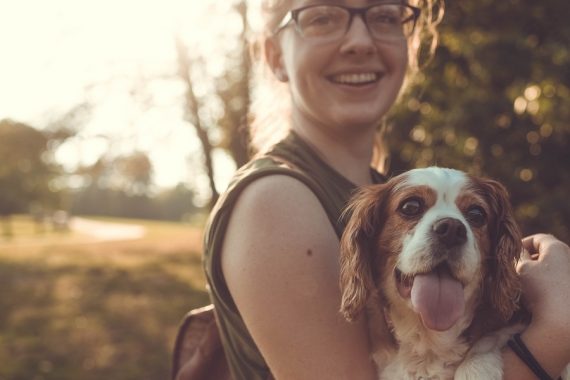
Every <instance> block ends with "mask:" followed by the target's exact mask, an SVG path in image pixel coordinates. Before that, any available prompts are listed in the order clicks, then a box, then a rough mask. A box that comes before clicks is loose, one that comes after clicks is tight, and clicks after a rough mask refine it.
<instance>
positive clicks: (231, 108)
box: [176, 0, 251, 207]
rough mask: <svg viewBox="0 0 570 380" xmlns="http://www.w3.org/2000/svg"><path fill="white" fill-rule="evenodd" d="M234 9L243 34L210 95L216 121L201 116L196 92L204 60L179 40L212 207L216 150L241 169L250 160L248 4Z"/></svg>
mask: <svg viewBox="0 0 570 380" xmlns="http://www.w3.org/2000/svg"><path fill="white" fill-rule="evenodd" d="M233 8H234V11H235V12H236V13H237V14H238V15H239V18H240V20H241V24H242V30H241V33H240V34H239V35H236V36H235V39H236V46H237V48H236V49H235V51H229V52H227V57H226V58H227V62H228V66H227V68H226V70H225V72H224V73H223V75H221V76H220V77H219V78H213V80H214V81H215V83H216V88H215V94H209V99H210V100H211V98H212V97H213V98H214V100H216V101H217V102H218V103H219V104H220V105H221V108H222V111H221V112H220V113H219V115H218V116H214V117H213V118H205V117H204V116H202V115H204V114H206V112H203V110H204V109H205V108H206V106H205V104H204V103H205V102H204V99H201V98H200V97H199V96H197V95H196V91H195V86H196V84H195V80H194V79H193V78H195V76H196V75H198V73H203V72H204V66H205V65H206V63H205V61H204V60H203V58H201V57H196V56H194V57H193V56H191V55H190V53H189V49H188V48H187V46H186V45H185V43H184V42H183V40H182V39H181V38H177V39H176V50H177V55H178V75H179V78H180V79H181V80H182V81H183V83H184V84H185V86H186V95H185V110H186V118H187V120H188V121H189V123H190V124H191V125H192V126H193V127H194V129H195V131H196V135H197V137H198V139H199V140H200V144H201V147H202V153H203V157H204V167H205V171H206V173H207V175H208V179H209V185H210V191H211V201H210V207H212V206H213V205H214V203H215V202H216V200H217V199H218V197H219V192H218V189H216V184H215V181H214V177H215V173H214V164H213V151H214V149H215V148H216V147H219V148H222V149H224V150H226V151H228V152H229V153H230V155H231V156H232V158H233V160H234V161H235V163H236V166H238V167H239V166H241V165H243V164H245V163H246V162H247V161H248V159H249V157H250V154H249V150H248V141H249V134H248V129H247V117H248V114H249V107H250V102H251V101H250V91H251V89H250V81H251V61H250V55H249V44H248V42H247V35H248V33H249V24H248V19H247V3H246V1H245V0H241V1H239V2H237V3H236V4H235V5H234V7H233ZM202 79H203V78H202ZM216 132H218V133H220V134H221V136H222V137H221V139H220V142H219V143H218V144H215V143H214V142H213V139H212V137H211V135H213V134H214V133H216Z"/></svg>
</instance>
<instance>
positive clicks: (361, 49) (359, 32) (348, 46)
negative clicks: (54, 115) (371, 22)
mask: <svg viewBox="0 0 570 380" xmlns="http://www.w3.org/2000/svg"><path fill="white" fill-rule="evenodd" d="M375 48H376V45H375V43H374V39H373V38H372V36H371V35H370V32H369V31H368V27H367V26H366V23H365V22H364V20H363V19H362V17H358V16H356V17H354V18H353V19H352V23H351V24H350V26H349V28H348V30H347V31H346V34H345V36H344V38H343V43H342V49H341V50H342V51H344V52H350V53H358V54H371V53H372V52H373V51H374V49H375Z"/></svg>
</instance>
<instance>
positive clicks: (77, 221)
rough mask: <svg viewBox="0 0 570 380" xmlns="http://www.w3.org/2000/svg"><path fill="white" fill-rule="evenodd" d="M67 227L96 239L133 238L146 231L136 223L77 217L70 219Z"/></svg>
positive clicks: (141, 235) (142, 234) (139, 236)
mask: <svg viewBox="0 0 570 380" xmlns="http://www.w3.org/2000/svg"><path fill="white" fill-rule="evenodd" d="M69 228H70V229H71V230H72V231H74V232H78V233H80V234H83V235H87V236H90V237H92V238H95V239H96V240H98V241H112V240H135V239H140V238H142V237H143V236H144V235H145V233H146V229H145V228H144V227H143V226H140V225H137V224H124V223H111V222H100V221H97V220H91V219H84V218H77V217H74V218H72V219H71V221H70V222H69Z"/></svg>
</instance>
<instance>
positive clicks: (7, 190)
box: [0, 119, 59, 234]
mask: <svg viewBox="0 0 570 380" xmlns="http://www.w3.org/2000/svg"><path fill="white" fill-rule="evenodd" d="M48 143H49V140H48V138H47V137H46V136H45V135H44V134H43V133H42V132H40V131H39V130H37V129H35V128H32V127H31V126H29V125H26V124H23V123H19V122H16V121H13V120H9V119H4V120H0V162H1V163H2V164H1V165H0V189H1V191H0V217H2V218H3V219H4V220H5V234H10V233H11V230H10V224H9V220H10V216H11V215H13V214H15V213H19V212H28V211H29V208H30V205H31V204H32V202H35V203H38V204H41V205H43V206H44V207H47V208H49V207H55V206H57V204H58V202H59V193H58V192H57V191H56V190H54V188H53V186H50V185H51V182H52V180H53V179H54V178H56V176H57V175H58V174H59V168H58V167H57V165H56V164H55V163H54V161H53V158H52V155H51V152H50V150H49V148H48V145H49V144H48Z"/></svg>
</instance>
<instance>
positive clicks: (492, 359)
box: [341, 167, 528, 379]
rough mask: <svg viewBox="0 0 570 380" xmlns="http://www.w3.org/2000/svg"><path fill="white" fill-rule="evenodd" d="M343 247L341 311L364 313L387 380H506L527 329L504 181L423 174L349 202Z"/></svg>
mask: <svg viewBox="0 0 570 380" xmlns="http://www.w3.org/2000/svg"><path fill="white" fill-rule="evenodd" d="M345 215H346V216H347V218H348V222H347V227H346V229H345V232H344V234H343V236H342V239H341V290H342V305H341V312H342V313H343V315H344V316H345V317H346V319H347V320H349V321H352V320H355V319H356V318H359V317H360V316H361V315H362V314H367V320H368V324H369V333H370V341H371V342H372V343H371V351H372V352H371V354H372V357H373V358H374V360H375V362H376V364H377V365H378V370H379V373H380V378H381V379H419V378H424V379H501V378H502V359H501V349H502V348H503V347H504V346H505V345H506V343H507V341H508V339H509V338H510V337H511V336H512V335H513V334H515V333H517V332H520V331H521V330H522V329H524V326H525V323H527V322H528V313H527V312H526V311H525V310H523V309H522V308H521V306H520V304H519V298H520V294H521V285H520V282H519V278H518V276H517V273H516V271H515V262H516V260H517V259H518V258H519V255H520V252H521V249H522V246H521V233H520V231H519V228H518V226H517V224H516V222H515V219H514V217H513V212H512V208H511V205H510V203H509V199H508V194H507V191H506V190H505V188H504V187H503V186H502V185H501V184H500V183H498V182H496V181H493V180H490V179H484V178H477V177H473V176H469V175H467V174H465V173H463V172H460V171H457V170H453V169H443V168H437V167H431V168H425V169H416V170H412V171H409V172H406V173H404V174H402V175H400V176H397V177H394V178H392V179H391V180H390V181H388V182H387V183H385V184H381V185H373V186H370V187H366V188H363V189H362V190H361V191H360V192H359V193H358V194H356V195H355V197H354V198H353V199H352V201H351V203H350V205H349V207H348V209H347V211H346V214H345Z"/></svg>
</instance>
